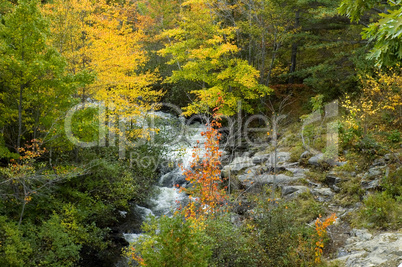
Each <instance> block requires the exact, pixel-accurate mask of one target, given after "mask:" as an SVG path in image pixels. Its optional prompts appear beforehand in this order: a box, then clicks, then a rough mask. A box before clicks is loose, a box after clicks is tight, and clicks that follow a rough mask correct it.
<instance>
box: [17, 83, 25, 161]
mask: <svg viewBox="0 0 402 267" xmlns="http://www.w3.org/2000/svg"><path fill="white" fill-rule="evenodd" d="M23 91H24V85H23V84H21V85H20V96H19V100H18V138H17V153H18V154H19V153H20V147H21V136H22V93H23Z"/></svg>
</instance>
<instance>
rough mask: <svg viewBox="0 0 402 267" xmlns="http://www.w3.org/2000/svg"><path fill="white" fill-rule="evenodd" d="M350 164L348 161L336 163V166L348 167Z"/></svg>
mask: <svg viewBox="0 0 402 267" xmlns="http://www.w3.org/2000/svg"><path fill="white" fill-rule="evenodd" d="M347 163H348V162H347V161H335V166H340V167H341V166H344V165H346V164H347Z"/></svg>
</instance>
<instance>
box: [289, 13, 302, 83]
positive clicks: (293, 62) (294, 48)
mask: <svg viewBox="0 0 402 267" xmlns="http://www.w3.org/2000/svg"><path fill="white" fill-rule="evenodd" d="M299 24H300V11H299V10H297V11H296V13H295V25H294V28H295V29H297V28H298V27H299ZM297 46H298V45H297V42H294V43H293V44H292V54H291V56H290V68H289V74H292V73H294V72H295V71H296V63H297V62H296V60H297ZM293 82H294V77H293V76H292V75H291V76H290V77H289V83H293Z"/></svg>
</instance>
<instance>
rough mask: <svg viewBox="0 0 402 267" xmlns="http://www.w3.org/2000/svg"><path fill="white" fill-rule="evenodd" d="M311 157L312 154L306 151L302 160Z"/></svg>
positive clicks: (302, 154) (302, 155) (301, 156)
mask: <svg viewBox="0 0 402 267" xmlns="http://www.w3.org/2000/svg"><path fill="white" fill-rule="evenodd" d="M309 156H311V153H310V151H308V150H306V151H304V152H303V153H301V155H300V159H305V158H308V157H309Z"/></svg>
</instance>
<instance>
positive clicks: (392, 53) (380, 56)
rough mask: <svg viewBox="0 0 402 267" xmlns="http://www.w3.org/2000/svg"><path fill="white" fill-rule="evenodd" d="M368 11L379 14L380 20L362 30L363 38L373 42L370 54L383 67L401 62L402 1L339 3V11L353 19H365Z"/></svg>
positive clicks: (349, 1) (350, 0)
mask: <svg viewBox="0 0 402 267" xmlns="http://www.w3.org/2000/svg"><path fill="white" fill-rule="evenodd" d="M368 11H375V12H376V13H378V15H379V17H378V16H376V17H377V18H379V20H378V21H376V22H372V23H370V24H368V25H365V26H366V28H364V29H363V31H362V36H363V38H364V39H367V40H368V41H369V42H371V43H373V47H372V49H371V50H370V53H369V54H368V58H369V59H374V60H375V61H376V65H377V66H379V67H381V66H382V65H384V66H393V65H395V64H398V63H399V62H400V61H401V59H402V44H401V39H402V17H401V14H402V1H400V0H398V1H391V0H389V1H380V0H369V1H352V0H343V1H342V2H341V4H340V6H339V13H340V14H342V15H346V16H348V17H349V18H350V20H351V21H352V22H355V21H357V22H359V21H361V19H362V17H363V16H364V15H365V14H366V13H367V12H368Z"/></svg>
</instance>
